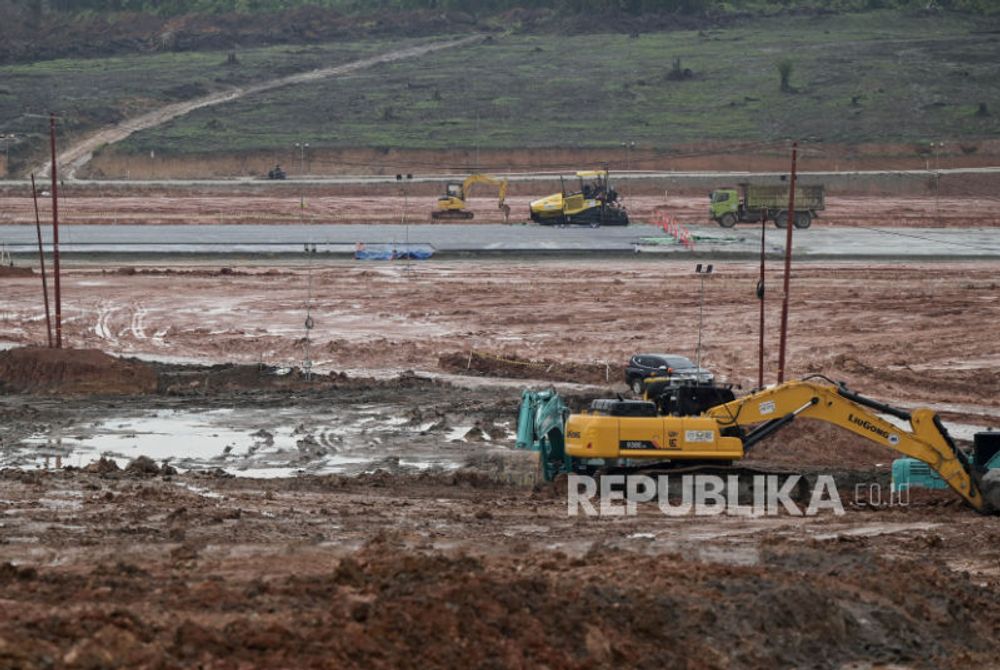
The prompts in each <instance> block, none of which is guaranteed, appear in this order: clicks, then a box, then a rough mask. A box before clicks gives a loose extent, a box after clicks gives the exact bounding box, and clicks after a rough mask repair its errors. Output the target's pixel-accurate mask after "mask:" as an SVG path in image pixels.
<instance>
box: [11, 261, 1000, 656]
mask: <svg viewBox="0 0 1000 670" xmlns="http://www.w3.org/2000/svg"><path fill="white" fill-rule="evenodd" d="M139 269H140V270H144V271H146V272H140V273H136V274H132V273H128V272H126V273H119V272H118V271H117V270H116V269H114V268H112V269H110V271H108V270H109V269H108V268H101V267H96V266H89V265H80V264H76V265H71V266H70V268H69V270H68V273H67V276H66V280H65V281H64V284H63V287H64V295H65V300H66V303H65V312H66V317H67V320H66V324H65V331H64V335H65V337H66V339H67V342H69V343H71V344H73V345H74V346H86V347H90V348H100V349H104V350H107V351H112V352H117V353H120V354H126V355H144V356H147V357H158V358H163V359H167V360H168V361H169V362H165V363H154V364H147V365H150V366H151V367H152V368H153V369H154V370H155V373H156V379H157V384H156V388H155V390H154V389H152V388H149V389H147V392H145V393H142V394H137V395H131V396H124V397H123V396H116V397H113V396H88V395H73V396H57V397H52V396H46V395H25V394H13V395H10V394H8V395H6V396H2V397H0V589H2V596H0V597H2V599H3V606H2V607H0V667H19V668H20V667H23V668H34V667H38V668H41V667H129V668H132V667H165V668H172V667H178V668H180V667H193V666H201V667H206V668H237V667H320V666H322V667H329V666H331V665H333V666H337V667H414V668H416V667H454V666H456V665H459V664H461V665H473V666H477V667H478V666H496V667H538V666H547V667H551V668H563V667H579V668H583V667H663V666H668V667H691V668H710V667H718V668H724V667H747V668H756V667H831V668H848V667H850V668H855V667H881V666H884V665H889V664H896V665H897V666H902V667H959V666H962V667H968V666H970V665H971V666H973V667H991V666H992V665H995V663H996V662H997V659H1000V643H998V640H1000V635H998V633H1000V624H998V622H1000V604H998V603H1000V517H988V518H987V517H981V516H979V515H977V514H975V513H974V512H972V511H971V510H969V509H967V508H965V507H964V506H963V505H961V504H960V503H959V501H958V500H957V498H956V497H955V496H954V495H952V494H950V493H948V492H935V493H924V494H922V495H914V497H913V499H912V500H910V501H909V504H908V505H906V506H899V505H895V506H887V505H872V504H869V502H870V500H869V498H868V496H869V495H870V493H871V491H872V490H883V491H884V490H885V487H886V485H887V483H888V464H889V463H890V462H891V459H892V458H893V457H894V454H892V453H891V452H888V451H885V450H883V449H880V448H876V447H873V446H870V445H869V444H868V443H867V442H864V441H862V440H861V439H860V438H853V437H850V436H847V435H845V434H843V433H842V432H840V431H837V430H836V429H834V428H830V427H823V426H818V425H815V424H808V423H805V422H802V423H798V424H796V425H793V426H792V427H790V428H788V429H786V430H785V431H784V432H782V433H780V434H779V435H778V436H776V437H775V438H773V439H772V440H770V441H768V442H765V443H763V444H761V445H760V447H759V448H758V449H757V450H755V452H754V454H753V458H752V459H751V462H752V463H753V464H755V465H757V466H759V467H780V468H784V469H788V468H795V469H798V470H800V471H804V472H808V473H810V474H824V473H825V474H833V475H834V476H835V477H836V478H837V482H838V484H839V485H840V496H841V498H842V500H843V501H844V503H845V505H846V510H845V511H846V514H844V515H843V516H836V515H834V514H832V513H829V512H827V513H821V514H820V515H818V516H816V517H808V518H803V517H798V516H791V515H788V514H781V515H779V516H768V517H763V518H743V517H731V516H722V517H711V518H706V517H692V516H685V517H667V516H664V515H662V514H661V513H660V512H659V511H658V510H657V508H656V507H655V505H652V504H647V505H642V506H640V513H639V514H638V515H637V516H634V517H603V518H590V517H582V516H570V515H568V513H567V512H568V510H567V498H566V494H565V489H564V487H561V486H560V485H538V484H537V483H536V482H534V479H533V474H534V468H535V464H534V463H533V461H532V459H531V458H530V456H526V455H524V454H521V453H519V452H515V451H514V450H512V449H511V446H512V444H513V437H514V435H513V429H514V425H513V421H514V417H515V416H516V409H517V404H518V400H519V395H520V389H521V388H523V387H524V386H526V385H534V386H539V385H545V384H548V383H552V382H554V381H555V380H556V379H557V378H558V377H556V374H562V373H563V372H565V371H576V373H577V374H578V375H579V376H580V377H583V379H580V380H579V381H585V382H590V383H591V385H590V386H582V385H574V384H566V383H565V382H560V388H561V389H562V390H563V392H564V393H566V395H567V397H568V399H569V402H570V404H571V406H573V407H575V408H579V407H581V406H583V405H584V404H585V403H586V402H587V400H588V399H589V398H591V397H594V396H600V395H604V396H606V395H608V394H610V393H613V392H616V391H619V390H620V391H622V392H624V391H625V389H624V386H623V385H621V379H620V376H621V367H622V366H623V364H624V361H625V359H626V357H627V355H628V354H630V353H633V352H635V351H637V350H670V351H677V352H679V353H684V354H688V355H692V356H693V355H694V351H695V345H696V341H697V323H698V304H699V302H698V290H697V284H695V283H694V282H693V281H692V280H691V268H690V267H689V264H688V263H685V262H676V261H661V260H659V259H655V260H652V261H638V260H631V259H628V260H621V261H610V260H586V261H583V260H572V261H546V262H536V263H525V262H519V261H475V262H453V263H435V264H430V265H419V266H416V267H415V268H414V269H411V270H410V271H406V270H405V269H404V268H402V267H397V266H394V265H390V264H385V265H366V266H359V265H356V264H353V263H343V262H335V263H332V264H329V265H322V266H315V267H313V268H312V269H311V270H308V269H307V268H304V267H299V266H293V265H283V266H278V267H272V266H261V265H247V266H244V267H240V268H236V269H233V270H230V271H227V272H221V271H220V268H218V267H214V266H206V265H199V264H192V263H180V264H177V265H174V266H171V267H162V266H160V267H149V266H143V267H140V268H139ZM716 272H717V273H718V274H717V275H716V276H714V277H713V278H712V279H711V280H709V283H707V285H706V304H705V313H704V314H705V329H704V334H703V342H704V349H703V363H704V364H705V365H707V366H708V367H711V368H712V369H714V370H715V371H716V372H717V374H718V375H719V376H720V377H722V378H726V379H729V380H731V381H733V382H737V383H741V384H743V385H744V387H747V388H748V387H749V386H751V385H753V383H754V380H755V379H756V348H755V342H756V319H757V312H756V309H757V302H756V300H755V298H754V293H753V288H754V284H755V281H756V277H755V269H754V268H753V266H752V265H751V264H746V263H724V264H718V265H717V268H716ZM310 273H311V274H312V277H313V281H312V300H313V302H312V311H311V313H312V314H313V315H314V317H315V319H316V323H317V327H316V328H315V329H314V330H313V331H312V333H311V339H310V343H309V344H310V352H311V355H312V357H313V358H314V360H315V362H316V363H317V368H316V370H317V371H318V376H317V377H316V378H314V379H313V380H311V381H306V380H304V379H303V377H302V375H301V372H300V371H294V370H291V369H289V366H290V365H291V364H294V363H296V362H299V361H301V359H302V356H303V353H304V349H303V345H304V341H303V339H302V337H303V335H304V329H303V327H302V319H303V318H304V308H305V300H306V297H307V292H308V287H307V284H308V282H307V277H308V275H309V274H310ZM2 281H3V289H4V296H5V299H4V302H3V307H2V310H3V313H2V315H0V339H2V340H3V341H5V342H9V343H15V344H22V345H23V344H28V343H33V342H40V341H42V339H43V338H44V330H43V328H44V318H43V317H42V315H41V310H40V307H39V306H38V305H36V304H35V303H36V302H37V292H38V286H37V284H38V279H37V277H35V278H31V277H28V278H25V277H7V278H4V279H2ZM771 281H772V283H771V285H772V286H775V287H776V286H777V285H778V281H777V277H773V278H772V280H771ZM774 293H777V289H774ZM777 308H778V302H777V300H776V299H775V298H772V299H771V300H770V302H769V303H768V328H769V329H770V332H771V333H772V334H776V332H777V330H776V329H777V321H778V309H777ZM791 309H792V319H791V330H790V343H791V349H790V352H791V355H790V359H789V360H790V362H791V374H790V376H800V375H803V374H808V373H823V374H827V375H829V376H831V377H834V378H837V379H846V380H848V381H849V382H850V383H851V384H852V386H854V387H855V388H857V389H859V390H863V391H865V392H867V393H868V394H870V395H872V396H874V397H876V398H879V399H881V400H887V401H893V402H898V403H901V404H905V405H909V406H912V405H931V406H933V407H936V408H938V409H939V410H940V411H941V413H942V415H943V417H944V418H945V420H946V423H947V424H948V425H949V426H950V427H951V428H952V429H953V433H954V434H955V435H956V437H958V438H959V439H960V440H962V439H965V440H967V439H968V437H969V436H971V432H973V431H974V430H975V429H977V428H981V427H983V426H986V425H991V424H992V425H995V424H996V418H997V416H998V415H1000V404H998V402H1000V401H998V398H1000V393H998V391H1000V361H998V359H997V352H996V351H995V339H996V338H991V337H989V336H988V332H987V331H986V330H984V328H985V326H984V324H989V323H995V322H997V321H998V320H1000V314H998V313H997V312H998V310H1000V296H998V293H997V281H996V273H995V264H991V263H957V262H944V261H942V262H937V263H921V264H904V263H894V264H886V265H882V266H879V267H871V266H867V265H862V264H855V263H841V264H828V263H810V264H803V265H800V266H799V268H798V269H797V270H796V273H795V277H794V284H793V300H792V308H791ZM977 333H981V334H982V336H977V335H976V334H977ZM773 342H774V338H773V337H771V338H770V339H769V345H768V361H769V380H770V379H771V378H773V370H774V363H775V359H776V352H775V351H774V345H773ZM469 354H475V356H474V357H473V360H475V361H476V362H477V365H476V369H475V370H473V369H471V368H472V366H471V365H470V366H469V368H470V369H469V370H467V371H466V372H467V373H472V372H475V373H476V374H475V375H473V374H466V373H463V371H462V370H461V360H462V358H461V357H462V356H463V355H464V356H465V360H466V362H467V363H468V362H469V360H470V358H469ZM185 359H200V360H209V361H219V360H221V359H227V360H232V361H235V362H238V363H243V364H245V365H243V366H242V367H235V368H234V367H228V368H219V367H206V366H200V367H199V366H191V365H181V364H180V363H179V362H178V361H183V360H185ZM486 361H491V362H490V363H489V364H488V365H486V364H485V362H486ZM503 361H506V363H504V362H503ZM523 363H529V364H530V366H531V367H532V368H533V369H534V370H536V371H537V373H536V374H535V375H534V378H523V377H522V376H521V375H517V378H514V379H511V378H505V377H497V376H493V375H502V374H513V373H511V372H510V370H511V369H512V368H513V367H518V366H520V364H523ZM553 363H561V364H563V366H564V367H560V366H559V365H553ZM480 364H483V365H482V366H481V365H480ZM601 366H604V370H605V379H604V380H603V383H600V382H602V380H601V379H600V368H601ZM442 367H443V368H444V369H442ZM480 368H481V369H480ZM408 370H413V371H414V372H408ZM550 373H551V377H547V376H546V375H547V374H550ZM595 383H596V384H595ZM609 387H610V388H609ZM28 390H32V389H28ZM34 390H36V391H37V390H38V389H34ZM141 456H150V457H151V458H152V460H150V461H147V460H144V459H142V458H140V457H141ZM102 457H103V460H99V459H101V458H102ZM164 463H166V467H164ZM234 475H236V476H234ZM248 475H249V476H248ZM857 484H861V485H862V486H861V488H860V491H861V495H860V497H859V495H858V490H859V489H856V488H855V487H856V485H857ZM869 484H871V485H876V488H875V489H871V488H869V487H868V485H869ZM877 487H882V488H881V489H878V488H877ZM883 502H885V500H883ZM880 664H881V665H880Z"/></svg>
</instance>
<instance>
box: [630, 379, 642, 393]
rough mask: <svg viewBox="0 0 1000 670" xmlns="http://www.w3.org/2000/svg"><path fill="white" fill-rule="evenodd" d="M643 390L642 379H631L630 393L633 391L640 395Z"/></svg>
mask: <svg viewBox="0 0 1000 670" xmlns="http://www.w3.org/2000/svg"><path fill="white" fill-rule="evenodd" d="M643 390H644V389H643V384H642V380H641V379H639V378H636V379H633V380H632V393H634V394H636V395H642V392H643Z"/></svg>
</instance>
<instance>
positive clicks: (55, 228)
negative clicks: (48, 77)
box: [49, 114, 62, 349]
mask: <svg viewBox="0 0 1000 670" xmlns="http://www.w3.org/2000/svg"><path fill="white" fill-rule="evenodd" d="M49 143H50V144H51V145H52V272H53V273H54V275H55V289H56V296H55V297H56V349H62V294H61V292H60V281H59V190H58V189H59V181H58V178H57V177H56V115H55V114H49Z"/></svg>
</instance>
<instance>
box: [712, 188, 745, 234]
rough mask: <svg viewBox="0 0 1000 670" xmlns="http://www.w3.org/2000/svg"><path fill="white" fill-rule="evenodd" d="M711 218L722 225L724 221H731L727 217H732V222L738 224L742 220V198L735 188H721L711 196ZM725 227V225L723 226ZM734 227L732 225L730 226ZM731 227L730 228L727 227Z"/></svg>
mask: <svg viewBox="0 0 1000 670" xmlns="http://www.w3.org/2000/svg"><path fill="white" fill-rule="evenodd" d="M709 197H710V204H709V210H708V211H709V216H711V218H712V221H715V222H716V223H722V221H723V219H726V220H727V221H728V220H729V219H728V217H727V215H729V216H731V217H732V222H733V223H736V222H737V221H738V220H739V218H740V196H739V191H738V190H737V189H735V188H730V187H726V188H719V189H716V190H714V191H712V192H711V193H710V194H709ZM723 225H725V224H723ZM730 225H732V224H730ZM725 227H727V228H728V227H729V226H725Z"/></svg>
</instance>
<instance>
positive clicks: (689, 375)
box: [625, 354, 715, 395]
mask: <svg viewBox="0 0 1000 670" xmlns="http://www.w3.org/2000/svg"><path fill="white" fill-rule="evenodd" d="M646 377H664V378H668V379H672V380H674V381H676V382H688V383H691V384H711V383H712V382H713V381H714V380H715V376H714V375H713V374H712V373H711V372H709V371H708V370H706V369H705V368H699V367H698V366H697V365H695V364H694V363H692V362H691V361H690V359H687V358H684V357H683V356H676V355H674V354H636V355H635V356H633V357H632V358H630V359H629V361H628V365H627V366H626V367H625V383H626V384H628V386H629V388H630V389H632V391H633V392H634V393H635V394H637V395H641V394H642V392H643V385H642V380H643V379H645V378H646Z"/></svg>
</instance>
